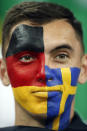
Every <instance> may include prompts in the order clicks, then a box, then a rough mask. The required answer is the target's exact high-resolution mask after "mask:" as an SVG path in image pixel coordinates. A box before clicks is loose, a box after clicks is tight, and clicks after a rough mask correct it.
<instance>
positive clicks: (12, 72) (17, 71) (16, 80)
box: [6, 51, 46, 87]
mask: <svg viewBox="0 0 87 131" xmlns="http://www.w3.org/2000/svg"><path fill="white" fill-rule="evenodd" d="M27 54H29V55H31V56H32V57H35V59H34V60H33V61H32V62H28V63H25V62H22V61H20V58H21V57H22V56H24V55H27ZM6 64H7V71H8V76H9V79H10V82H11V85H12V87H19V86H46V79H45V56H44V53H35V52H34V53H33V52H29V51H24V52H21V53H17V54H15V55H13V56H9V57H7V58H6Z"/></svg>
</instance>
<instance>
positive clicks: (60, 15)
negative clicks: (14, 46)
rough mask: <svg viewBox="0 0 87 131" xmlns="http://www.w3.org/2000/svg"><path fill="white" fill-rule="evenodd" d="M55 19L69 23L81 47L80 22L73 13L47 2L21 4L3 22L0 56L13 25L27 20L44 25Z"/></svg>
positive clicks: (11, 10) (10, 11) (81, 33)
mask: <svg viewBox="0 0 87 131" xmlns="http://www.w3.org/2000/svg"><path fill="white" fill-rule="evenodd" d="M56 19H66V20H67V22H68V23H70V24H71V25H72V26H73V28H74V30H75V32H76V34H77V35H78V36H79V38H80V41H81V43H82V48H83V50H84V45H83V32H82V27H81V24H80V22H79V21H78V20H77V19H76V18H75V17H74V15H73V13H72V12H71V11H70V10H69V9H67V8H65V7H63V6H60V5H57V4H52V3H47V2H22V3H20V4H18V5H16V6H14V7H13V8H11V9H10V10H9V11H8V13H7V15H6V17H5V20H4V24H3V33H2V54H3V56H4V52H5V45H6V40H7V39H8V38H9V34H10V30H11V29H12V27H13V25H15V24H17V23H18V22H21V21H23V20H29V21H31V22H33V23H36V24H45V23H48V22H51V21H53V20H56Z"/></svg>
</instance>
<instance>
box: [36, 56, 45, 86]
mask: <svg viewBox="0 0 87 131" xmlns="http://www.w3.org/2000/svg"><path fill="white" fill-rule="evenodd" d="M39 62H40V67H38V73H37V80H38V82H41V83H44V84H45V85H46V77H45V56H44V54H41V55H40V61H39Z"/></svg>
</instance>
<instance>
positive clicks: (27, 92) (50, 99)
mask: <svg viewBox="0 0 87 131" xmlns="http://www.w3.org/2000/svg"><path fill="white" fill-rule="evenodd" d="M6 64H7V71H8V76H9V79H10V82H11V85H12V87H13V92H14V96H15V99H16V101H17V102H18V103H19V104H20V105H21V106H22V107H23V108H24V109H26V110H27V111H28V112H30V113H33V114H37V115H38V114H39V115H40V114H41V115H42V114H44V115H45V116H47V120H46V127H47V128H50V129H53V130H62V129H64V128H65V127H67V125H68V124H69V120H70V110H71V105H72V100H73V98H74V95H75V93H76V85H77V80H78V76H79V73H80V69H79V68H76V67H74V68H55V69H51V68H49V67H48V66H47V65H45V55H44V40H43V28H42V27H32V26H28V25H19V26H17V28H16V29H15V30H14V32H13V34H12V37H11V40H10V43H9V47H8V50H7V53H6Z"/></svg>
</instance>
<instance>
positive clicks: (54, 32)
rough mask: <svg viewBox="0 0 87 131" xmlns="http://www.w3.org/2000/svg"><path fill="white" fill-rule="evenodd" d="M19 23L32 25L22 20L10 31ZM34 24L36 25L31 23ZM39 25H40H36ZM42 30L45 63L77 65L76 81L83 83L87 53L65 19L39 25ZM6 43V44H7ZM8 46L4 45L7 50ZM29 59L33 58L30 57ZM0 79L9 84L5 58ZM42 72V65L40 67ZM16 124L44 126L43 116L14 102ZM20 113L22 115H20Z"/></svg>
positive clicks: (2, 62)
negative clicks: (85, 53)
mask: <svg viewBox="0 0 87 131" xmlns="http://www.w3.org/2000/svg"><path fill="white" fill-rule="evenodd" d="M20 24H26V25H32V24H31V23H30V22H29V21H23V22H20V23H18V24H17V25H15V26H14V27H13V28H12V30H11V32H10V37H11V35H12V32H13V31H14V30H15V28H16V27H17V26H18V25H20ZM32 26H36V25H32ZM37 26H40V25H37ZM41 26H42V27H43V30H44V46H45V52H44V53H45V64H46V65H48V66H49V67H50V68H62V67H78V68H80V69H81V72H80V76H79V79H78V83H81V84H83V83H85V82H86V80H87V55H84V53H83V51H82V47H81V43H80V40H78V38H77V35H76V33H75V30H74V29H73V27H72V26H71V25H70V24H69V23H67V22H66V20H63V19H62V20H55V21H52V22H50V23H48V24H44V25H41ZM8 43H9V42H8ZM8 43H7V45H8ZM7 48H8V47H6V50H7ZM31 60H34V58H32V59H31ZM21 61H23V62H29V61H30V59H29V60H28V59H25V58H22V59H21ZM0 65H1V66H0V67H1V68H0V70H1V71H0V72H1V79H2V81H3V84H4V85H9V84H10V81H9V76H8V74H7V69H6V64H5V60H4V59H2V61H1V64H0ZM41 73H42V74H43V66H42V69H41ZM74 101H75V100H73V102H72V106H71V113H70V121H71V120H72V118H73V116H74ZM15 107H16V121H15V124H16V125H27V126H33V125H34V126H39V127H44V119H45V116H40V117H38V116H37V117H36V116H31V115H30V114H29V113H28V112H27V111H25V110H24V109H23V108H22V107H21V106H20V105H19V104H18V103H17V102H16V105H15ZM21 114H22V115H21Z"/></svg>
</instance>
